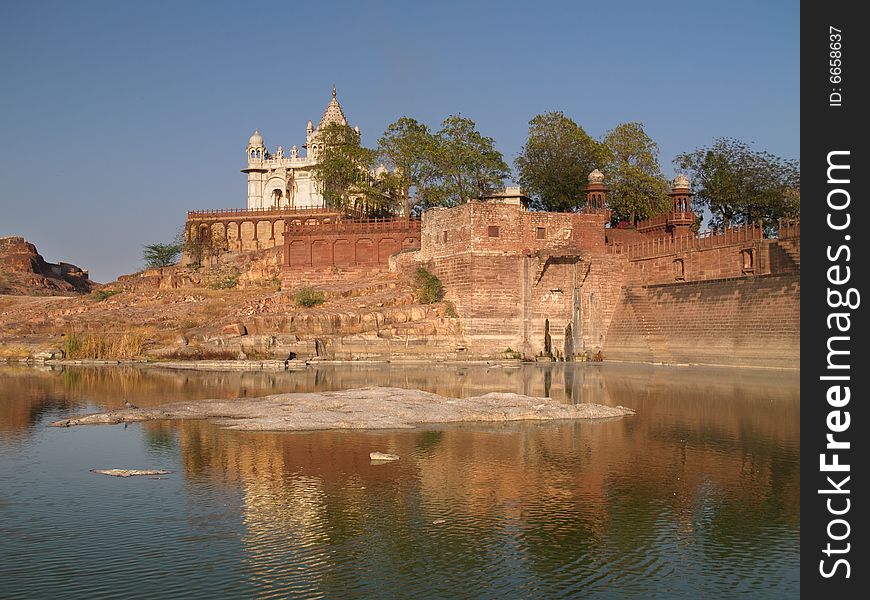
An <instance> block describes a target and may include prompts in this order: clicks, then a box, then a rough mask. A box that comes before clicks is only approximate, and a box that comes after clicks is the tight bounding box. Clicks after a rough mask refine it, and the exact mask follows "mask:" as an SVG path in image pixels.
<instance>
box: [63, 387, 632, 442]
mask: <svg viewBox="0 0 870 600" xmlns="http://www.w3.org/2000/svg"><path fill="white" fill-rule="evenodd" d="M632 414H634V411H633V410H631V409H630V408H625V407H624V406H604V405H601V404H589V403H587V404H562V403H560V402H557V401H554V400H552V399H550V398H535V397H532V396H523V395H520V394H511V393H500V392H493V393H489V394H485V395H483V396H475V397H472V398H447V397H444V396H439V395H438V394H432V393H429V392H423V391H420V390H406V389H402V388H390V387H368V388H362V389H356V390H344V391H339V392H308V393H300V394H276V395H273V396H264V397H262V398H233V399H230V400H200V401H196V402H179V403H175V404H167V405H164V406H160V407H156V408H130V409H124V410H113V411H109V412H104V413H98V414H93V415H84V416H80V417H73V418H69V419H63V420H60V421H55V422H53V423H51V425H52V426H53V427H71V426H73V425H97V424H112V423H130V422H136V421H158V420H163V419H208V420H210V421H212V422H214V423H215V424H217V425H219V426H222V427H227V428H229V429H240V430H248V431H304V430H317V429H396V428H402V429H409V428H413V427H414V426H415V425H417V424H428V423H457V422H462V421H550V420H558V419H608V418H614V417H622V416H625V415H632Z"/></svg>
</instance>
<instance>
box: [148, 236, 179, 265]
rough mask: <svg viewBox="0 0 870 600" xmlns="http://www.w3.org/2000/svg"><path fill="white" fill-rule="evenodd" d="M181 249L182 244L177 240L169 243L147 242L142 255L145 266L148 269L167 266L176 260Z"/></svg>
mask: <svg viewBox="0 0 870 600" xmlns="http://www.w3.org/2000/svg"><path fill="white" fill-rule="evenodd" d="M181 250H182V244H181V243H180V242H178V241H175V242H172V243H170V244H148V245H147V246H145V251H144V252H143V253H142V257H143V258H144V259H145V266H146V267H148V268H149V269H153V268H156V267H168V266H169V265H171V264H173V263H175V261H177V260H178V256H179V255H180V254H181Z"/></svg>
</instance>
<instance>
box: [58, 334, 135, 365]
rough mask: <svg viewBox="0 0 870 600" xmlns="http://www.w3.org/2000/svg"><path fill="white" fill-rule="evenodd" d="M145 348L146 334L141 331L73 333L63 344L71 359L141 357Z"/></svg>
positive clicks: (66, 354)
mask: <svg viewBox="0 0 870 600" xmlns="http://www.w3.org/2000/svg"><path fill="white" fill-rule="evenodd" d="M144 350H145V335H144V334H141V333H123V334H108V333H88V334H77V333H71V334H69V335H67V336H66V339H65V341H64V344H63V351H64V354H65V356H66V358H68V359H71V360H80V359H109V360H121V359H128V358H139V357H140V356H142V352H143V351H144Z"/></svg>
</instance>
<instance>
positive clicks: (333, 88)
mask: <svg viewBox="0 0 870 600" xmlns="http://www.w3.org/2000/svg"><path fill="white" fill-rule="evenodd" d="M332 97H333V98H335V86H334V85H333V86H332Z"/></svg>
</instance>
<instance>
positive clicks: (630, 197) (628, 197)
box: [602, 123, 669, 225]
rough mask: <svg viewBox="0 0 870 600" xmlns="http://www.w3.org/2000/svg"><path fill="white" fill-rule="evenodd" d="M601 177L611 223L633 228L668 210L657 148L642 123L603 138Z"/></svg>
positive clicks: (630, 124) (626, 126)
mask: <svg viewBox="0 0 870 600" xmlns="http://www.w3.org/2000/svg"><path fill="white" fill-rule="evenodd" d="M602 144H603V146H604V150H605V161H604V167H603V170H604V176H605V179H606V181H607V183H608V184H609V186H610V192H609V193H608V195H607V203H608V206H609V207H610V209H611V211H613V221H614V222H618V221H628V222H629V223H631V224H632V225H634V224H635V223H637V221H639V220H641V219H648V218H650V217H652V216H654V215H657V214H660V213H662V212H664V211H666V210H668V207H669V200H668V196H667V191H668V184H667V181H666V180H665V177H664V175H662V172H661V167H660V166H659V147H658V144H656V143H655V142H654V141H653V140H652V138H650V137H649V136H648V135H647V134H646V132H645V131H644V129H643V124H642V123H622V124H620V125H617V126H616V127H615V128H614V129H612V130H611V131H608V132H607V133H606V134H604V139H603V140H602Z"/></svg>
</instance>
